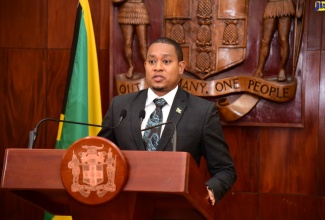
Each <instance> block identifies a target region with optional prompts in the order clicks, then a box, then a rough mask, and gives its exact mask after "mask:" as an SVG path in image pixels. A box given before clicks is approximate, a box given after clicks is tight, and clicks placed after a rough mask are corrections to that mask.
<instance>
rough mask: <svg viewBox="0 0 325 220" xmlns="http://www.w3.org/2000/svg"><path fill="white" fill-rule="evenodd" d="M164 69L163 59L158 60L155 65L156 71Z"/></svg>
mask: <svg viewBox="0 0 325 220" xmlns="http://www.w3.org/2000/svg"><path fill="white" fill-rule="evenodd" d="M162 69H163V63H162V61H157V62H156V65H155V71H160V70H162Z"/></svg>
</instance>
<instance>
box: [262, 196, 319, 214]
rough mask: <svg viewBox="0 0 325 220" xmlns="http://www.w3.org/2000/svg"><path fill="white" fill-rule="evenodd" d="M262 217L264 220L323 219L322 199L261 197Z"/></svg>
mask: <svg viewBox="0 0 325 220" xmlns="http://www.w3.org/2000/svg"><path fill="white" fill-rule="evenodd" d="M259 204H260V207H261V208H260V216H259V219H263V220H275V219H277V220H282V219H283V220H285V219H292V220H303V219H315V220H316V219H317V220H318V219H319V220H321V219H323V217H324V216H321V215H320V211H319V210H320V199H319V198H316V197H306V196H299V195H264V194H262V195H261V196H260V201H259Z"/></svg>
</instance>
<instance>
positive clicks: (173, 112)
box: [157, 88, 187, 151]
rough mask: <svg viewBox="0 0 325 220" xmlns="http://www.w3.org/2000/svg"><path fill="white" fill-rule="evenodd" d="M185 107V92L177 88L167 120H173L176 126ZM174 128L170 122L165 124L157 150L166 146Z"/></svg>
mask: <svg viewBox="0 0 325 220" xmlns="http://www.w3.org/2000/svg"><path fill="white" fill-rule="evenodd" d="M186 107H187V104H186V93H185V92H184V91H183V90H182V89H180V88H178V90H177V93H176V95H175V98H174V102H173V104H172V106H171V108H170V112H169V115H168V118H167V121H172V122H174V123H175V125H176V127H177V124H178V122H179V121H180V119H181V118H182V116H183V113H184V111H185V109H186ZM174 130H175V128H174V126H173V125H172V124H167V125H166V126H165V128H164V131H163V133H162V136H161V139H160V141H159V144H158V148H157V150H159V151H162V150H164V149H165V148H166V146H167V143H168V141H169V140H170V138H172V135H173V133H174Z"/></svg>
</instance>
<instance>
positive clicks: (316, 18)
mask: <svg viewBox="0 0 325 220" xmlns="http://www.w3.org/2000/svg"><path fill="white" fill-rule="evenodd" d="M306 12H307V18H308V19H307V21H306V23H307V24H306V25H305V31H307V36H308V38H307V50H320V49H321V39H322V34H321V33H322V29H321V27H322V19H321V18H322V16H323V14H324V13H322V12H316V11H315V5H314V2H311V3H310V4H307V3H306Z"/></svg>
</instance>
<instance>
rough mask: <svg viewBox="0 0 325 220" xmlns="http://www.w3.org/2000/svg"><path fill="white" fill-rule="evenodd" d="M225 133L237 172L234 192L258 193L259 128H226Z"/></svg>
mask: <svg viewBox="0 0 325 220" xmlns="http://www.w3.org/2000/svg"><path fill="white" fill-rule="evenodd" d="M224 132H225V138H226V140H227V143H228V145H229V151H230V153H231V155H232V157H233V159H234V162H235V168H236V171H237V180H236V183H235V185H234V186H233V188H232V191H233V190H234V191H240V192H258V185H259V178H258V175H259V169H258V167H259V164H260V162H259V142H258V137H259V128H257V127H234V126H225V127H224Z"/></svg>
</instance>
